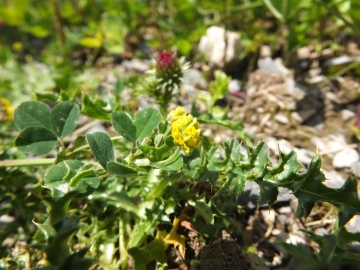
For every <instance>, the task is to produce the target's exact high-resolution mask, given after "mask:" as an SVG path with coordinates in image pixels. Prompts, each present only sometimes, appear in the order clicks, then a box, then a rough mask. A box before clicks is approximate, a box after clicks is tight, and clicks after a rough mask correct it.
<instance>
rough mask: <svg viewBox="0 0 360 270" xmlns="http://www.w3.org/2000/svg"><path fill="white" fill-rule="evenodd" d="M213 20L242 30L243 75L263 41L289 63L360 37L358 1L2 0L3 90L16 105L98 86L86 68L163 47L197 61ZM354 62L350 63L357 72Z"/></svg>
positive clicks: (0, 78)
mask: <svg viewBox="0 0 360 270" xmlns="http://www.w3.org/2000/svg"><path fill="white" fill-rule="evenodd" d="M211 25H218V26H222V27H225V28H226V29H227V30H231V31H235V32H238V33H240V34H241V46H242V48H243V51H242V53H241V55H239V57H240V58H241V59H242V60H243V61H242V66H241V68H242V70H239V73H238V74H239V76H245V77H246V73H247V72H250V71H251V70H253V69H254V68H255V65H256V59H257V58H258V53H259V49H260V47H261V46H262V45H264V44H266V45H269V46H270V47H271V49H272V56H273V57H281V58H283V59H284V61H285V63H286V64H289V63H291V59H292V58H293V56H294V52H296V50H297V49H298V48H301V47H305V46H307V47H310V48H311V50H315V51H318V52H321V51H323V50H325V49H330V50H331V51H332V52H334V53H335V55H336V54H341V53H343V52H344V50H346V44H347V43H348V42H349V41H352V42H357V41H358V38H359V35H360V30H359V29H360V2H359V1H358V0H303V1H300V0H283V1H277V0H257V1H253V0H222V1H211V0H184V1H175V0H168V1H160V0H159V1H155V0H127V1H123V0H117V1H113V0H101V1H100V0H50V1H37V0H1V1H0V74H1V76H0V95H1V96H4V97H6V98H7V99H9V100H10V101H11V102H15V103H16V104H19V103H20V102H21V101H23V100H22V99H26V97H27V96H29V94H30V93H31V92H34V91H36V92H38V93H41V92H43V91H45V90H49V89H51V90H55V91H60V89H63V90H72V91H73V90H74V89H76V88H78V87H79V86H78V85H79V83H82V82H87V84H88V86H89V88H90V89H91V88H94V89H95V88H96V86H97V85H96V84H97V81H96V80H95V81H94V79H93V78H89V77H86V76H85V77H84V74H83V72H82V71H83V70H84V69H86V68H88V67H91V66H92V67H94V66H95V67H104V66H109V65H113V64H117V63H121V61H122V60H124V59H131V58H145V59H146V58H149V57H151V55H152V52H154V51H159V50H164V49H167V50H170V49H176V50H177V52H178V54H179V55H184V56H186V57H187V59H188V60H190V61H193V62H194V61H198V60H201V56H200V55H199V54H198V53H197V44H198V42H199V40H200V38H201V36H202V35H204V34H205V32H206V29H207V27H209V26H211ZM356 67H357V65H355V66H354V67H352V68H351V70H352V71H355V72H356V73H358V70H357V69H356ZM19 93H22V94H23V95H22V96H19Z"/></svg>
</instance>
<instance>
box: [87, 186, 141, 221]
mask: <svg viewBox="0 0 360 270" xmlns="http://www.w3.org/2000/svg"><path fill="white" fill-rule="evenodd" d="M92 196H93V198H94V199H104V198H106V200H105V201H104V203H105V204H106V205H114V206H116V207H121V208H124V209H126V210H127V211H130V212H132V213H133V214H135V215H136V216H138V215H139V206H138V205H136V204H135V203H134V202H133V199H131V198H130V197H129V196H128V195H127V193H126V192H125V191H122V192H112V193H110V194H108V193H105V192H104V193H97V192H94V193H93V195H92Z"/></svg>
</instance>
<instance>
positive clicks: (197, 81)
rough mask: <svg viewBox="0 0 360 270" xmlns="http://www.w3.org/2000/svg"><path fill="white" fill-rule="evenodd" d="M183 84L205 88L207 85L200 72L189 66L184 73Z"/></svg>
mask: <svg viewBox="0 0 360 270" xmlns="http://www.w3.org/2000/svg"><path fill="white" fill-rule="evenodd" d="M183 84H187V85H191V86H193V87H195V88H199V89H205V88H206V87H207V83H206V80H205V79H204V78H203V76H202V73H201V72H200V71H199V70H198V69H195V68H189V69H188V70H187V71H186V72H185V74H184V82H183Z"/></svg>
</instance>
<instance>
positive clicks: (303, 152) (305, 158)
mask: <svg viewBox="0 0 360 270" xmlns="http://www.w3.org/2000/svg"><path fill="white" fill-rule="evenodd" d="M294 151H295V152H296V156H297V160H298V161H300V162H301V163H302V164H304V165H309V163H310V162H311V160H312V159H313V158H314V157H315V155H316V154H315V153H314V152H312V151H310V150H307V149H303V148H296V147H294Z"/></svg>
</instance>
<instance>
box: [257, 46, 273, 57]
mask: <svg viewBox="0 0 360 270" xmlns="http://www.w3.org/2000/svg"><path fill="white" fill-rule="evenodd" d="M270 56H271V48H270V46H268V45H262V46H261V47H260V57H261V58H264V57H270Z"/></svg>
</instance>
